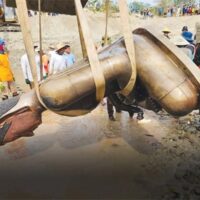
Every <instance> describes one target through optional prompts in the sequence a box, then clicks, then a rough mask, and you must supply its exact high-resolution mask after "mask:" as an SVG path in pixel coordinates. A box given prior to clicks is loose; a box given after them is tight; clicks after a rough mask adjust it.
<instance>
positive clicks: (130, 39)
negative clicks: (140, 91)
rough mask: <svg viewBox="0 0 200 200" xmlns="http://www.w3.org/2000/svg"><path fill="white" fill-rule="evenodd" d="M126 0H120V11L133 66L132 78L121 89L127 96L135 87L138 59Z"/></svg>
mask: <svg viewBox="0 0 200 200" xmlns="http://www.w3.org/2000/svg"><path fill="white" fill-rule="evenodd" d="M124 1H125V0H118V4H119V11H120V18H121V25H122V31H123V36H124V41H125V45H126V49H127V53H128V56H129V59H130V62H131V67H132V74H131V78H130V80H129V82H128V84H127V85H126V87H125V88H124V89H123V90H122V91H121V93H122V94H124V95H125V96H127V95H129V94H130V92H131V91H132V90H133V87H134V85H135V82H136V77H137V70H136V60H135V45H134V41H133V34H132V30H131V27H130V22H129V11H128V6H127V3H126V2H124Z"/></svg>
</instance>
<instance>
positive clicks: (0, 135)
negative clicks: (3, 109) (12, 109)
mask: <svg viewBox="0 0 200 200" xmlns="http://www.w3.org/2000/svg"><path fill="white" fill-rule="evenodd" d="M10 126H11V122H10V123H7V122H5V123H4V124H3V125H2V127H0V145H3V143H4V138H5V136H6V133H7V132H8V130H9V128H10Z"/></svg>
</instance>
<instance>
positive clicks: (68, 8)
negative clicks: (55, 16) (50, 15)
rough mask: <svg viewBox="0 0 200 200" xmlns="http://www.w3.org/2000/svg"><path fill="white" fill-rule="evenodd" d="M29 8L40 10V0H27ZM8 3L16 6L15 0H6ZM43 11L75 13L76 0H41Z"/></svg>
mask: <svg viewBox="0 0 200 200" xmlns="http://www.w3.org/2000/svg"><path fill="white" fill-rule="evenodd" d="M87 1H88V0H81V3H82V6H83V7H84V6H85V5H86V3H87ZM26 2H27V7H28V9H29V10H36V11H38V0H26ZM6 5H7V6H9V7H16V2H15V0H6ZM41 10H42V12H54V13H59V14H67V15H75V14H76V11H75V4H74V0H41Z"/></svg>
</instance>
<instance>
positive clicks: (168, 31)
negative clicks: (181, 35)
mask: <svg viewBox="0 0 200 200" xmlns="http://www.w3.org/2000/svg"><path fill="white" fill-rule="evenodd" d="M162 32H163V33H171V31H170V30H169V28H167V27H165V28H164V29H163V30H162Z"/></svg>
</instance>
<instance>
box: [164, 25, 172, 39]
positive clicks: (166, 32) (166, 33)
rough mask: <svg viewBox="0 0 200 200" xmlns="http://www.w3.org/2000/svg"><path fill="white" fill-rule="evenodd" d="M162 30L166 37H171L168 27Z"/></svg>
mask: <svg viewBox="0 0 200 200" xmlns="http://www.w3.org/2000/svg"><path fill="white" fill-rule="evenodd" d="M162 32H163V34H164V36H165V37H166V38H168V39H170V37H169V34H170V33H171V31H170V30H169V29H168V28H167V27H165V28H164V29H163V31H162Z"/></svg>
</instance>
